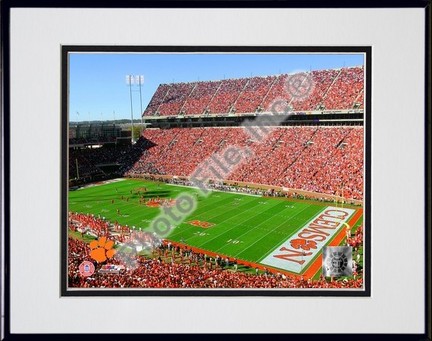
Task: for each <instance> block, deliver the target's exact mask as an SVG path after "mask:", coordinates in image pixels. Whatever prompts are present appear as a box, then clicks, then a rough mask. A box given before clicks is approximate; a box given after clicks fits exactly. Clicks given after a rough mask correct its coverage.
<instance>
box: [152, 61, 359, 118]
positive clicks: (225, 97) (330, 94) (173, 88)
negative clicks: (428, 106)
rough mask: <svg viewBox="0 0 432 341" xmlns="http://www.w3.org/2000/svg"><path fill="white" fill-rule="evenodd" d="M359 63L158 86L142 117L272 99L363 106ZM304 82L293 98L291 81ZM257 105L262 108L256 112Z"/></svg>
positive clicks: (237, 108) (244, 107)
mask: <svg viewBox="0 0 432 341" xmlns="http://www.w3.org/2000/svg"><path fill="white" fill-rule="evenodd" d="M363 74H364V70H363V67H350V68H341V69H333V70H317V71H309V72H302V73H296V74H292V75H288V74H283V75H278V76H265V77H251V78H241V79H227V80H222V81H207V82H193V83H172V84H161V85H160V86H159V87H158V88H157V90H156V92H155V94H154V95H153V97H152V99H151V101H150V103H149V105H148V106H147V108H146V110H145V112H144V116H155V115H157V116H175V115H180V114H182V115H183V114H184V115H202V114H204V113H207V114H227V113H237V114H240V113H254V112H256V111H257V110H258V111H270V110H271V105H272V103H273V102H274V101H276V100H278V99H280V100H285V101H286V102H287V103H289V104H290V106H291V107H292V109H293V110H294V111H313V110H318V109H319V108H321V107H323V108H325V109H326V110H349V109H352V108H354V107H355V106H356V104H357V103H358V104H359V105H358V107H359V108H363V83H364V82H363V80H364V79H363V78H364V76H363ZM292 79H299V80H301V83H305V84H306V85H307V89H308V92H307V96H293V94H292V93H290V90H289V86H288V84H289V82H290V80H292ZM260 109H261V110H260Z"/></svg>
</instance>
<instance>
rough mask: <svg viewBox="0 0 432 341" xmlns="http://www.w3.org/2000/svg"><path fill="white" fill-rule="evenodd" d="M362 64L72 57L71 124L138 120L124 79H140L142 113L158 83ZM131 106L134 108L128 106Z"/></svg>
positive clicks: (315, 58)
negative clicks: (132, 77)
mask: <svg viewBox="0 0 432 341" xmlns="http://www.w3.org/2000/svg"><path fill="white" fill-rule="evenodd" d="M363 64H364V56H363V54H269V53H266V54H196V53H195V54H187V53H181V54H174V53H164V54H160V53H159V54H156V53H71V54H70V58H69V77H70V79H69V117H70V121H74V122H76V121H89V120H90V121H93V120H97V121H106V120H113V119H130V118H131V108H132V115H133V118H134V119H138V118H140V113H141V102H140V88H139V86H138V85H133V86H132V100H131V96H130V88H129V85H128V84H127V82H126V75H143V76H144V84H143V85H142V86H141V98H142V110H143V111H144V110H145V108H146V107H147V104H148V103H149V102H150V100H151V98H152V96H153V94H154V93H155V91H156V89H157V87H158V86H159V84H164V83H174V82H175V83H177V82H195V81H209V80H222V79H228V78H243V77H251V76H269V75H278V74H283V73H294V72H299V71H309V70H322V69H335V68H341V67H349V66H359V65H363ZM131 104H132V105H131Z"/></svg>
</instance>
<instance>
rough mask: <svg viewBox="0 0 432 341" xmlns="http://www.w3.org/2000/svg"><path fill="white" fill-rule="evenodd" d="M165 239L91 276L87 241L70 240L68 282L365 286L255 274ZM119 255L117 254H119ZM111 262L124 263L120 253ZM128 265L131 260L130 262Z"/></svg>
mask: <svg viewBox="0 0 432 341" xmlns="http://www.w3.org/2000/svg"><path fill="white" fill-rule="evenodd" d="M169 244H170V243H164V245H163V246H161V248H160V249H158V250H155V252H153V253H152V254H151V255H149V256H136V263H134V265H135V266H134V267H133V268H130V269H129V268H126V272H124V273H118V274H106V273H100V272H99V271H98V270H99V268H100V267H101V265H99V264H96V269H95V270H96V271H95V272H94V274H92V275H91V276H89V277H84V276H81V274H80V271H79V265H80V264H81V263H82V262H83V261H85V260H87V261H92V260H91V258H90V256H89V250H90V249H89V247H88V245H87V244H86V243H84V242H82V241H80V240H77V239H72V238H69V240H68V265H69V266H68V286H69V287H79V288H297V289H301V288H361V287H362V285H363V280H362V278H361V277H359V278H357V279H341V280H335V279H325V278H323V277H321V278H320V279H318V280H311V279H304V278H302V277H294V276H290V275H285V274H281V273H271V272H269V271H265V272H264V273H263V271H261V272H259V273H256V274H253V273H252V274H251V273H247V272H242V271H237V270H236V269H237V267H234V268H229V267H228V266H227V264H228V263H225V261H224V260H223V259H221V258H218V260H217V258H211V257H207V256H205V255H203V254H200V253H197V252H194V251H192V250H191V249H189V248H187V247H185V248H180V247H173V246H170V245H169ZM116 255H117V254H116ZM116 255H115V256H114V258H112V259H110V261H109V263H110V264H117V265H119V264H122V261H121V259H119V258H118V257H117V256H116ZM126 265H127V264H126Z"/></svg>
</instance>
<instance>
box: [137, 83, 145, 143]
mask: <svg viewBox="0 0 432 341" xmlns="http://www.w3.org/2000/svg"><path fill="white" fill-rule="evenodd" d="M135 83H136V84H138V86H139V94H140V108H141V113H140V115H141V129H140V133H141V135H142V130H143V128H144V120H143V107H142V85H143V84H144V76H143V75H136V76H135Z"/></svg>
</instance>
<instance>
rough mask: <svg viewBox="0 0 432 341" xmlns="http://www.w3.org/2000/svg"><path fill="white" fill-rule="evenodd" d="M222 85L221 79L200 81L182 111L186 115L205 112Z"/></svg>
mask: <svg viewBox="0 0 432 341" xmlns="http://www.w3.org/2000/svg"><path fill="white" fill-rule="evenodd" d="M220 85H221V82H220V81H217V82H198V83H197V85H196V87H195V88H194V89H193V91H192V93H191V94H190V96H189V97H188V98H187V99H186V102H185V104H184V106H183V110H182V111H184V113H185V114H186V115H201V114H203V113H204V112H205V111H206V109H207V107H208V105H209V104H210V101H211V100H212V98H213V96H214V95H215V94H216V91H217V89H218V88H219V86H220Z"/></svg>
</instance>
